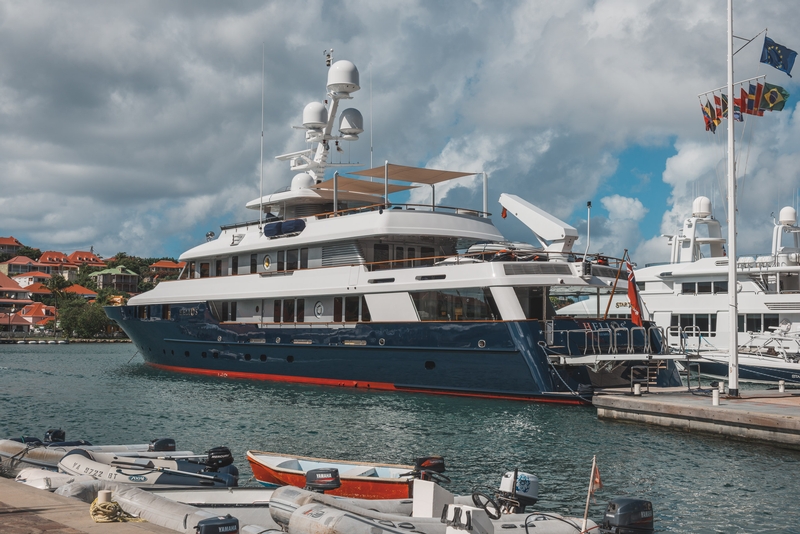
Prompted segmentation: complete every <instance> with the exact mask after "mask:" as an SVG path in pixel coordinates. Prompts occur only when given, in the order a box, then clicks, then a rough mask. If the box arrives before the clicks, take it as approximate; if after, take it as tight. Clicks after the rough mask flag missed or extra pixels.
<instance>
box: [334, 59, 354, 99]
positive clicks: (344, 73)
mask: <svg viewBox="0 0 800 534" xmlns="http://www.w3.org/2000/svg"><path fill="white" fill-rule="evenodd" d="M359 89H361V87H360V86H359V85H358V69H357V68H356V66H355V65H353V64H352V63H351V62H349V61H347V60H341V61H337V62H336V63H334V64H333V65H331V68H330V70H329V71H328V91H330V92H331V93H345V94H350V93H355V92H356V91H358V90H359Z"/></svg>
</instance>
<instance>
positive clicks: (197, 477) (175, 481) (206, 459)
mask: <svg viewBox="0 0 800 534" xmlns="http://www.w3.org/2000/svg"><path fill="white" fill-rule="evenodd" d="M58 468H59V470H61V471H62V472H64V473H67V474H71V475H87V476H90V477H92V478H94V479H97V480H107V481H109V482H123V483H125V484H135V485H153V484H158V485H168V486H201V487H232V486H236V485H237V484H238V480H239V471H238V469H236V466H234V465H233V455H232V454H231V451H230V450H228V448H227V447H215V448H213V449H211V450H209V451H208V452H207V453H206V455H205V456H192V457H184V458H180V457H179V458H175V457H172V456H161V457H155V458H153V457H139V456H126V455H120V454H115V453H109V452H96V451H87V450H85V449H74V450H71V451H69V452H68V453H67V454H65V455H64V457H63V458H62V459H61V460H60V461H59V462H58Z"/></svg>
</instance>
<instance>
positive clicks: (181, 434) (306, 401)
mask: <svg viewBox="0 0 800 534" xmlns="http://www.w3.org/2000/svg"><path fill="white" fill-rule="evenodd" d="M0 414H1V415H0V436H2V437H14V436H21V435H29V436H39V437H40V438H41V437H42V436H43V434H44V432H45V431H46V430H47V429H48V428H56V427H60V428H63V429H64V430H65V431H66V432H67V439H86V440H88V441H91V442H92V443H95V444H111V443H144V442H147V441H149V440H151V439H153V438H160V437H172V438H175V440H176V441H177V445H178V448H179V449H182V450H186V449H190V450H194V451H195V452H202V451H205V450H207V449H209V448H211V447H214V446H218V445H224V446H227V447H229V448H230V449H231V450H232V451H233V454H234V457H235V458H236V465H237V466H238V467H239V469H240V471H241V473H242V477H241V483H242V484H243V485H244V484H247V485H253V484H255V482H254V481H252V480H251V472H250V469H249V466H248V465H247V461H246V459H245V451H247V450H248V449H257V450H265V451H273V452H280V453H288V454H298V455H305V456H318V457H328V458H340V459H348V460H365V461H371V462H391V463H403V464H409V463H413V459H414V458H415V457H417V456H422V455H427V454H438V455H442V456H444V457H445V461H446V464H447V468H448V475H449V476H450V477H451V478H452V483H451V484H450V485H449V487H448V489H450V490H451V491H454V492H458V493H465V492H470V491H471V490H472V489H473V488H476V487H478V486H483V487H486V486H491V487H496V486H497V485H498V484H499V481H500V477H501V475H502V474H503V473H504V472H505V471H509V470H513V469H514V468H515V467H519V468H520V469H521V470H522V471H526V472H529V473H534V474H536V475H537V476H538V477H539V478H540V480H541V485H540V501H539V503H538V504H537V506H536V508H537V509H540V510H545V511H554V512H559V513H563V514H569V515H577V516H581V515H583V507H584V503H585V499H586V490H587V485H588V482H589V475H590V470H591V465H592V456H593V455H596V456H597V462H598V466H599V469H600V473H601V475H602V480H603V485H604V487H603V488H602V489H601V490H600V491H599V492H597V493H596V495H595V502H594V503H593V504H592V505H591V508H590V517H592V518H594V519H595V520H597V521H599V520H600V519H601V518H602V513H603V511H604V508H605V502H606V501H607V500H608V499H611V498H613V497H617V496H633V497H641V498H645V499H648V500H651V501H652V502H653V507H654V511H655V518H656V529H657V531H658V532H720V533H723V532H724V533H733V532H741V533H745V532H747V533H751V532H769V533H773V532H779V533H789V532H793V533H794V532H800V506H798V495H800V492H798V489H797V488H798V480H799V479H800V452H798V451H791V450H784V449H779V448H774V447H770V446H765V445H759V444H752V443H744V442H741V441H733V440H729V439H724V438H718V437H714V436H704V435H697V434H690V433H686V432H682V431H672V430H669V429H665V428H650V427H646V426H639V425H630V424H624V423H616V422H605V421H600V420H598V419H597V416H596V413H595V410H594V409H592V408H585V407H584V408H582V407H562V406H552V405H544V404H534V403H525V402H512V401H499V400H485V399H470V398H458V397H446V396H436V395H424V394H404V393H387V392H375V391H367V390H361V389H343V388H327V387H316V386H300V385H287V384H278V383H272V382H258V381H246V380H231V379H225V378H208V377H198V376H193V375H183V374H176V373H169V372H163V371H158V370H154V369H151V368H148V367H147V366H145V365H144V362H143V360H142V358H141V356H139V355H137V354H136V349H135V348H134V347H133V345H130V344H71V345H0Z"/></svg>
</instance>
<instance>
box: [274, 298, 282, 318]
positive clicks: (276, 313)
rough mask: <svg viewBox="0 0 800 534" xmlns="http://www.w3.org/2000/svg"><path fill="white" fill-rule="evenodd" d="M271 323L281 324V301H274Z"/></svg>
mask: <svg viewBox="0 0 800 534" xmlns="http://www.w3.org/2000/svg"><path fill="white" fill-rule="evenodd" d="M272 322H274V323H279V322H281V301H280V300H276V301H275V305H274V307H273V313H272Z"/></svg>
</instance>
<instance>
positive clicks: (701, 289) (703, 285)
mask: <svg viewBox="0 0 800 534" xmlns="http://www.w3.org/2000/svg"><path fill="white" fill-rule="evenodd" d="M697 293H698V294H700V293H711V282H697Z"/></svg>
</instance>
